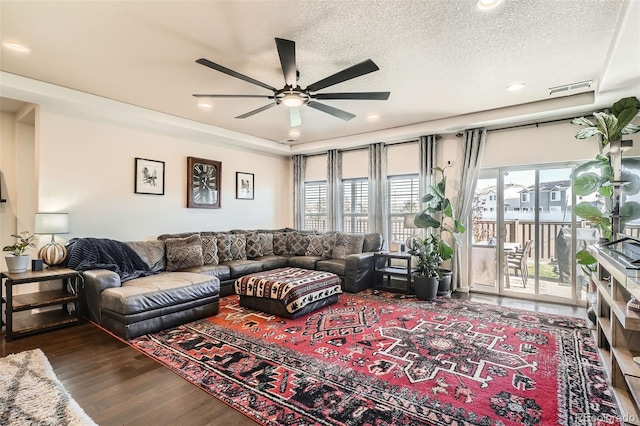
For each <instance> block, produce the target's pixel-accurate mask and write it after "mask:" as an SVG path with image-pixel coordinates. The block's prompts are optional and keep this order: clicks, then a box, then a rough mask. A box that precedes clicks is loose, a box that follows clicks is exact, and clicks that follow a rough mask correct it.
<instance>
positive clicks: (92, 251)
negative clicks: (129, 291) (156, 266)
mask: <svg viewBox="0 0 640 426" xmlns="http://www.w3.org/2000/svg"><path fill="white" fill-rule="evenodd" d="M67 252H68V255H67V259H66V266H67V267H68V268H71V269H74V270H76V271H87V270H90V269H108V270H110V271H113V272H115V273H117V274H118V275H119V276H120V281H121V282H125V281H128V280H132V279H134V278H138V277H146V276H148V275H153V274H154V273H155V272H153V271H152V270H151V269H150V268H149V265H147V264H146V263H145V261H144V260H142V258H141V257H140V256H139V255H138V253H136V252H135V251H134V250H133V249H132V248H131V247H129V246H127V245H126V244H125V243H123V242H121V241H116V240H109V239H106V238H72V239H71V240H69V242H68V243H67Z"/></svg>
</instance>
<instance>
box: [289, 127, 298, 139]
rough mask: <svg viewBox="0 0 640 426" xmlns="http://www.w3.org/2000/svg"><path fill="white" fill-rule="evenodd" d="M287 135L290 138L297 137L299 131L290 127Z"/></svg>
mask: <svg viewBox="0 0 640 426" xmlns="http://www.w3.org/2000/svg"><path fill="white" fill-rule="evenodd" d="M289 136H290V137H292V138H297V137H298V136H300V132H299V131H298V130H295V129H291V130H289Z"/></svg>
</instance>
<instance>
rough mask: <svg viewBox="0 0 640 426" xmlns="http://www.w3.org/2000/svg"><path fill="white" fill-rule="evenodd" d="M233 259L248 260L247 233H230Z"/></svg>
mask: <svg viewBox="0 0 640 426" xmlns="http://www.w3.org/2000/svg"><path fill="white" fill-rule="evenodd" d="M230 237H231V260H247V239H246V237H245V234H230Z"/></svg>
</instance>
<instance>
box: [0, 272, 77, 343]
mask: <svg viewBox="0 0 640 426" xmlns="http://www.w3.org/2000/svg"><path fill="white" fill-rule="evenodd" d="M0 280H2V281H4V285H5V289H6V300H5V301H4V302H5V303H6V310H5V313H6V319H5V324H6V331H5V335H4V336H5V339H6V340H7V341H11V340H13V339H14V338H17V337H21V336H26V335H29V334H33V333H37V332H41V331H46V330H51V329H54V328H60V327H65V326H67V325H72V324H78V323H79V322H80V319H81V312H80V311H81V308H80V295H79V292H80V291H82V284H81V283H82V275H81V274H80V273H79V272H77V271H74V270H73V269H68V268H48V269H45V270H43V271H27V272H23V273H19V274H15V273H11V272H1V273H0ZM52 280H62V287H61V288H60V289H58V290H43V291H36V292H33V293H27V294H19V295H15V296H14V295H13V287H14V286H17V285H20V284H27V283H37V282H44V281H52ZM70 303H73V304H74V305H75V310H74V311H73V313H71V312H70V310H69V309H68V305H69V304H70ZM57 305H60V308H59V309H53V310H45V311H41V312H37V313H36V312H32V310H33V309H37V308H44V307H51V306H57ZM0 306H2V305H0Z"/></svg>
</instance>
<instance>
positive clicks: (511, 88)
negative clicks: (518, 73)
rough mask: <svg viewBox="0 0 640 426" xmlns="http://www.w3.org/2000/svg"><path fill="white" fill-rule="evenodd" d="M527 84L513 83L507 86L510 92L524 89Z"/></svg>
mask: <svg viewBox="0 0 640 426" xmlns="http://www.w3.org/2000/svg"><path fill="white" fill-rule="evenodd" d="M524 86H526V84H525V83H513V84H510V85H508V86H507V90H508V91H510V92H515V91H516V90H522V89H524Z"/></svg>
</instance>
